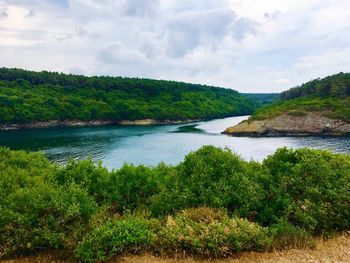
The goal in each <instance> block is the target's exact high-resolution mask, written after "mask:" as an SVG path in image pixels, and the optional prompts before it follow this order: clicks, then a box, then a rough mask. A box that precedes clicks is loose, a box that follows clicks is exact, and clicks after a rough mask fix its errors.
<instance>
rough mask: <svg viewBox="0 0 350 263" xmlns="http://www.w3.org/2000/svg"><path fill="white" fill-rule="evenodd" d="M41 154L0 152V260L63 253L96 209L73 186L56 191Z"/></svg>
mask: <svg viewBox="0 0 350 263" xmlns="http://www.w3.org/2000/svg"><path fill="white" fill-rule="evenodd" d="M56 171H57V169H56V167H55V166H52V165H50V164H49V162H48V161H47V159H46V158H45V157H44V156H43V155H42V154H37V153H31V154H27V153H25V152H22V151H18V152H13V151H10V150H8V149H4V148H1V149H0V244H1V245H0V255H7V254H11V253H19V254H21V253H24V252H26V251H28V250H32V249H49V248H62V247H64V246H65V242H66V241H67V239H69V238H70V235H71V234H73V231H74V229H76V228H78V227H80V225H84V224H86V223H87V222H88V220H89V218H90V216H91V214H93V213H94V211H95V209H96V204H95V202H94V201H93V200H92V198H91V197H90V196H89V195H88V193H87V192H86V191H84V189H81V188H80V187H78V186H76V185H70V186H68V187H60V186H58V185H57V184H56V183H55V182H54V181H53V180H52V175H53V174H54V173H55V172H56Z"/></svg>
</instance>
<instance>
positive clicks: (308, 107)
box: [248, 97, 350, 122]
mask: <svg viewBox="0 0 350 263" xmlns="http://www.w3.org/2000/svg"><path fill="white" fill-rule="evenodd" d="M309 111H319V112H322V113H323V114H325V115H326V116H328V117H330V118H333V119H340V120H343V121H346V122H350V97H344V98H331V97H301V98H296V99H291V100H287V101H279V102H276V103H273V104H270V105H267V106H265V107H263V108H261V109H259V110H257V111H256V112H255V113H254V114H253V115H252V116H251V117H250V118H249V120H248V121H252V120H262V119H270V118H274V117H276V116H279V115H281V114H283V113H287V114H290V115H293V116H305V115H306V113H307V112H309Z"/></svg>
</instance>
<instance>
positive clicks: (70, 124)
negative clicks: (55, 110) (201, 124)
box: [0, 119, 200, 131]
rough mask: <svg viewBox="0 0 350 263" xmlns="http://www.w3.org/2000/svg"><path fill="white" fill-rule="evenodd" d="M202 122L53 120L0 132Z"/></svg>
mask: <svg viewBox="0 0 350 263" xmlns="http://www.w3.org/2000/svg"><path fill="white" fill-rule="evenodd" d="M196 121H200V120H163V121H159V120H154V119H142V120H133V121H129V120H122V121H112V120H93V121H80V120H65V121H59V120H51V121H38V122H31V123H6V124H0V131H10V130H20V129H44V128H55V127H94V126H109V125H163V124H181V123H191V122H196Z"/></svg>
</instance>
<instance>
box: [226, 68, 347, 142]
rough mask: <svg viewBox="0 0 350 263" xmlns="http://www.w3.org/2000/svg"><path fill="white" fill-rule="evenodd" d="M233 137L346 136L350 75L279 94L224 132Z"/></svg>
mask: <svg viewBox="0 0 350 263" xmlns="http://www.w3.org/2000/svg"><path fill="white" fill-rule="evenodd" d="M224 133H226V134H231V135H235V136H282V135H348V134H350V74H349V73H346V74H345V73H339V74H336V75H332V76H329V77H326V78H324V79H317V80H313V81H310V82H307V83H305V84H303V85H301V86H300V87H295V88H292V89H290V90H288V91H285V92H283V93H282V94H281V100H280V101H278V102H275V103H272V104H270V105H267V106H265V107H263V108H261V109H260V110H258V111H257V112H256V113H255V114H253V115H252V116H251V117H250V118H249V119H248V120H247V121H245V122H242V123H240V124H238V125H236V126H233V127H229V128H227V129H226V130H225V131H224Z"/></svg>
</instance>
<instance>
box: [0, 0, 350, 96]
mask: <svg viewBox="0 0 350 263" xmlns="http://www.w3.org/2000/svg"><path fill="white" fill-rule="evenodd" d="M349 30H350V2H349V1H342V0H310V1H304V0H294V1H290V0H279V1H277V0H265V1H253V0H218V1H210V0H204V1H203V0H188V1H183V2H182V1H175V0H162V1H159V0H48V1H39V0H11V1H10V0H0V61H1V63H0V66H5V67H24V68H28V69H33V70H43V69H45V70H55V71H63V72H73V73H79V74H82V73H84V74H88V75H94V74H99V75H106V74H109V75H123V76H135V77H150V78H162V79H174V80H181V81H188V82H198V83H204V84H210V85H217V86H225V87H229V88H234V89H237V90H239V91H244V92H271V91H281V90H284V89H287V88H289V87H291V86H294V85H297V84H300V83H301V82H304V81H308V80H309V79H311V78H316V77H323V76H325V75H328V74H333V73H337V72H339V71H344V72H345V71H350V61H349V60H348V59H347V58H348V57H349V55H350V51H349V46H350V34H349V33H348V32H349Z"/></svg>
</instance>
